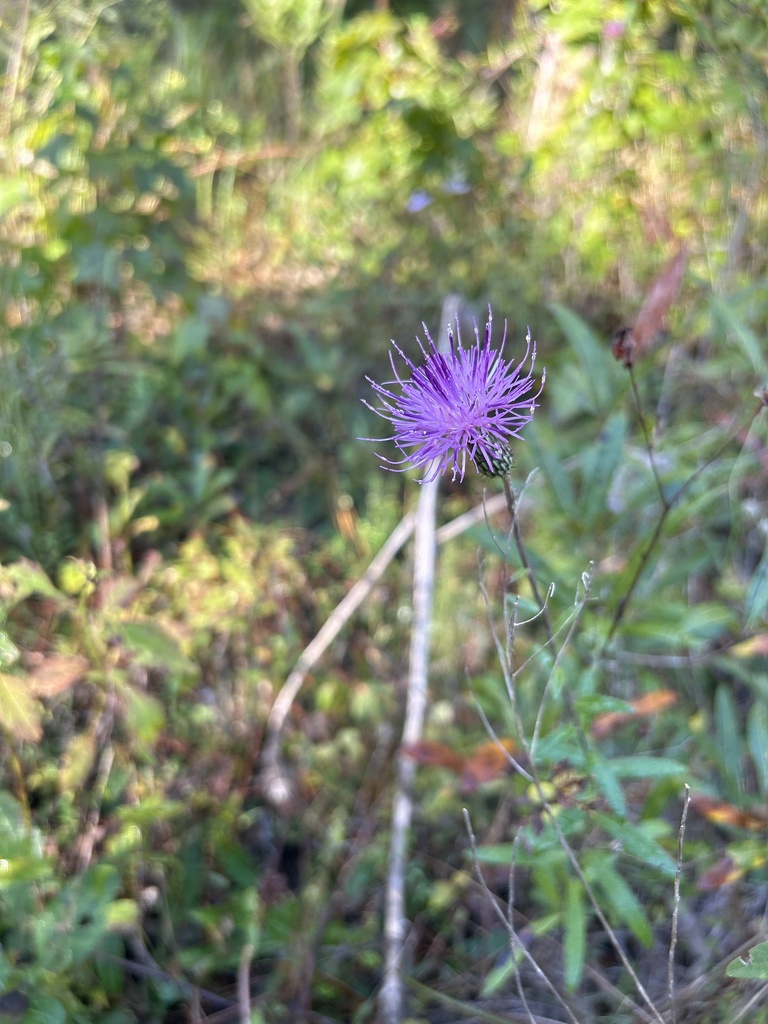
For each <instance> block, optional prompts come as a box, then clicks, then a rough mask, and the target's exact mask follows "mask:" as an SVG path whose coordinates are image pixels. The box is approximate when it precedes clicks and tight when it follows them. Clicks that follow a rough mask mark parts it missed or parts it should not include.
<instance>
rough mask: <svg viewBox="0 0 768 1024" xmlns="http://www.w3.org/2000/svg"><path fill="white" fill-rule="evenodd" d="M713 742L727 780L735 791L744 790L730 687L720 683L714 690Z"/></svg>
mask: <svg viewBox="0 0 768 1024" xmlns="http://www.w3.org/2000/svg"><path fill="white" fill-rule="evenodd" d="M714 716H715V743H716V746H717V752H718V754H719V756H720V762H721V764H722V766H723V770H724V772H725V775H726V778H727V781H728V782H729V784H730V786H731V787H732V789H733V791H734V792H735V793H742V792H743V791H744V778H743V775H742V759H743V754H744V743H743V740H742V735H741V726H740V724H739V715H738V712H737V710H736V704H735V702H734V700H733V694H732V693H731V688H730V686H728V685H725V684H722V685H720V686H718V688H717V690H716V692H715V705H714Z"/></svg>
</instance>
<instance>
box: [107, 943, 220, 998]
mask: <svg viewBox="0 0 768 1024" xmlns="http://www.w3.org/2000/svg"><path fill="white" fill-rule="evenodd" d="M94 955H95V956H97V957H98V958H99V959H100V960H107V961H108V962H109V963H111V964H116V965H117V966H118V967H122V969H123V970H124V971H125V972H126V974H133V975H135V976H136V977H138V978H154V979H155V980H156V981H164V982H172V983H173V984H174V985H178V986H179V988H180V989H181V991H182V992H183V993H184V994H185V996H186V997H187V998H192V997H193V995H194V996H195V997H197V998H199V999H201V1000H202V1001H203V1002H205V1003H209V1004H210V1005H211V1006H213V1007H215V1008H216V1009H219V1010H227V1009H230V1008H231V1007H233V1006H234V1005H235V1004H234V1003H233V1002H232V1000H231V999H224V997H223V996H219V995H217V994H216V993H215V992H209V991H208V990H207V989H205V988H199V987H198V986H197V985H193V984H192V983H191V982H189V981H187V980H186V979H185V978H176V977H174V975H173V974H169V973H168V972H167V971H164V970H163V969H162V968H161V967H159V966H158V965H157V964H156V963H155V962H154V960H151V959H150V962H149V963H138V962H137V961H136V960H126V959H125V957H122V956H115V955H114V954H113V953H107V952H105V951H104V950H102V949H97V950H95V951H94Z"/></svg>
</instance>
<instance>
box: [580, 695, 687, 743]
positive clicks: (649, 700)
mask: <svg viewBox="0 0 768 1024" xmlns="http://www.w3.org/2000/svg"><path fill="white" fill-rule="evenodd" d="M676 703H677V694H676V693H675V692H674V690H651V691H650V693H644V694H643V695H642V697H637V698H636V699H635V700H631V701H629V704H630V707H631V708H632V710H631V711H607V712H606V713H605V714H604V715H598V716H597V718H596V719H595V720H594V722H593V723H592V730H591V731H592V735H593V736H594V737H595V739H596V740H600V739H604V737H606V736H609V735H610V734H611V733H612V732H613V731H614V730H615V729H617V728H618V727H619V726H621V725H626V724H627V723H628V722H634V721H636V720H637V718H642V717H646V718H648V717H650V716H651V715H658V714H660V712H662V711H666V710H667V708H671V707H673V705H675V704H676Z"/></svg>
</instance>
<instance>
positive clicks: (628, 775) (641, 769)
mask: <svg viewBox="0 0 768 1024" xmlns="http://www.w3.org/2000/svg"><path fill="white" fill-rule="evenodd" d="M611 768H613V771H614V772H615V774H616V776H617V778H620V779H667V778H670V777H674V776H676V775H685V774H686V772H687V771H688V769H687V768H686V766H685V765H684V764H681V763H680V762H679V761H675V760H673V759H672V758H671V757H651V756H649V755H647V754H630V755H628V756H627V757H614V758H611Z"/></svg>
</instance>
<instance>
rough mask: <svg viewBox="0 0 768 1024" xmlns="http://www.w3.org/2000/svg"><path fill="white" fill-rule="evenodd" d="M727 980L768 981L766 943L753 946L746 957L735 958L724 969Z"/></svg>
mask: <svg viewBox="0 0 768 1024" xmlns="http://www.w3.org/2000/svg"><path fill="white" fill-rule="evenodd" d="M725 973H726V974H727V975H728V977H729V978H744V979H745V980H749V981H768V942H761V943H759V944H758V945H757V946H753V947H752V949H750V951H749V952H748V953H747V955H746V956H737V957H736V959H735V960H731V962H730V963H729V964H728V966H727V967H726V969H725Z"/></svg>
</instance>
